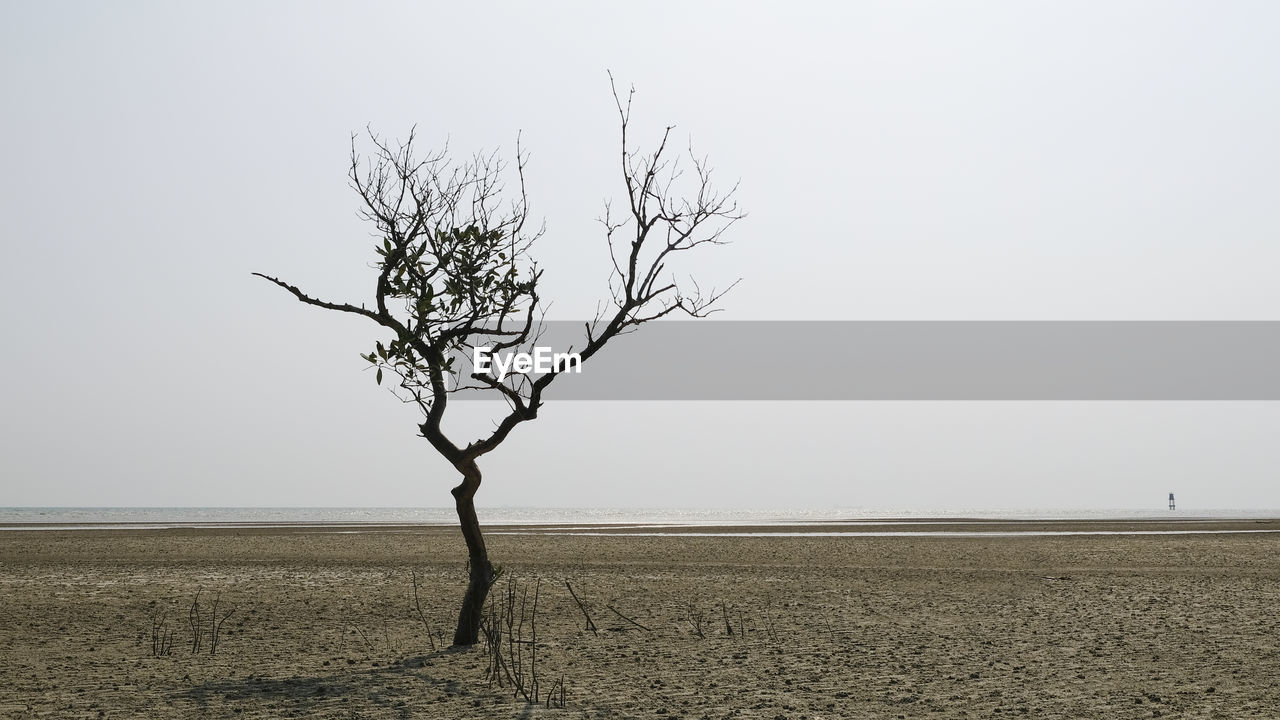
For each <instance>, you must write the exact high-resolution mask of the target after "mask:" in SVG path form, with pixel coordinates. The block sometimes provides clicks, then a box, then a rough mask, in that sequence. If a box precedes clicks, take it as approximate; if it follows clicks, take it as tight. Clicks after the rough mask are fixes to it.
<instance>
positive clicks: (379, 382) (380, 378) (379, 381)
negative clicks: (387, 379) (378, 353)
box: [378, 368, 382, 385]
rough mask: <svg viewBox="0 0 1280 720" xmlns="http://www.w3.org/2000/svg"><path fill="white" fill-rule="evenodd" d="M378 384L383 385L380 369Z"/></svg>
mask: <svg viewBox="0 0 1280 720" xmlns="http://www.w3.org/2000/svg"><path fill="white" fill-rule="evenodd" d="M378 384H379V385H381V384H382V368H378Z"/></svg>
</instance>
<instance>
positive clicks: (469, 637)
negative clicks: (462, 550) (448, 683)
mask: <svg viewBox="0 0 1280 720" xmlns="http://www.w3.org/2000/svg"><path fill="white" fill-rule="evenodd" d="M458 469H459V470H461V471H462V477H463V480H462V484H460V485H458V486H457V487H455V488H454V489H453V490H452V492H453V499H454V503H455V505H456V506H457V508H458V523H459V524H460V525H461V526H462V537H463V538H465V539H466V541H467V557H468V559H469V560H470V566H471V577H470V579H469V580H468V581H467V593H466V594H465V595H463V596H462V609H461V610H459V611H458V627H457V629H456V630H454V631H453V644H454V645H455V646H466V645H475V644H476V643H477V642H479V640H480V618H481V617H482V616H483V615H484V600H485V597H487V596H488V595H489V587H490V586H491V585H493V580H494V577H493V565H491V564H490V563H489V553H488V552H487V551H486V550H485V547H484V536H483V535H481V534H480V520H479V519H477V518H476V505H475V502H474V499H475V496H476V490H478V489H479V488H480V468H478V467H476V464H475V461H469V462H467V463H466V464H465V465H463V466H461V467H459V468H458Z"/></svg>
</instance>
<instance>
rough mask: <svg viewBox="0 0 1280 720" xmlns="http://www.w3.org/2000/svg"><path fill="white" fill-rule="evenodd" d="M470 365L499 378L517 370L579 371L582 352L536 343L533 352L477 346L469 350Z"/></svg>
mask: <svg viewBox="0 0 1280 720" xmlns="http://www.w3.org/2000/svg"><path fill="white" fill-rule="evenodd" d="M471 366H472V367H473V368H474V370H475V372H476V373H480V374H483V375H490V374H493V375H496V377H497V378H498V382H502V381H503V379H504V378H506V377H507V375H510V374H511V373H517V374H520V375H528V374H529V373H536V374H538V375H545V374H547V373H550V372H558V373H569V372H572V373H581V372H582V355H580V354H578V353H576V352H567V353H558V352H552V351H551V348H549V347H541V346H535V347H534V348H533V352H531V353H530V352H508V353H505V354H504V353H495V352H494V351H493V349H492V348H486V347H478V348H474V349H472V351H471Z"/></svg>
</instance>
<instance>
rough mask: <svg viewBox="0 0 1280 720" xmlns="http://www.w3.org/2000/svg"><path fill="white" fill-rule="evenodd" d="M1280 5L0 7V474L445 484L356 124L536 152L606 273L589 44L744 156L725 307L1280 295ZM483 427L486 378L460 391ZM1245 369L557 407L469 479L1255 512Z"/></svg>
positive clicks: (606, 166)
mask: <svg viewBox="0 0 1280 720" xmlns="http://www.w3.org/2000/svg"><path fill="white" fill-rule="evenodd" d="M1278 36H1280V5H1278V4H1276V3H1274V2H1252V3H1246V2H1213V3H1210V2H1195V3H1190V2H1168V1H1167V0H1160V1H1158V2H1157V1H1153V2H1107V3H1101V2H1097V3H1085V2H1059V3H1050V2H1026V1H1025V0H1019V1H1018V2H1007V3H998V2H989V1H984V2H981V3H956V2H936V3H919V2H897V1H894V2H877V3H868V2H859V3H830V4H808V5H800V6H796V5H795V4H785V5H784V4H781V3H773V4H760V5H755V4H750V3H742V2H733V3H727V2H726V3H696V4H695V3H669V4H658V3H650V4H645V5H641V6H637V5H635V4H629V5H622V4H608V5H605V4H596V3H591V4H588V3H581V4H575V5H569V4H555V3H510V4H485V5H484V6H483V7H480V6H479V4H471V3H435V4H433V3H412V4H408V3H406V4H391V3H358V4H357V3H348V4H333V3H319V2H306V3H302V2H299V3H247V2H245V3H205V4H203V5H196V4H193V3H167V2H155V3H126V2H115V3H70V2H58V3H54V2H7V3H4V4H2V5H0V54H2V56H3V63H2V64H0V73H2V77H3V80H2V82H3V88H2V89H3V98H4V100H3V104H2V105H0V131H2V132H0V144H3V147H2V152H3V155H2V157H3V168H4V170H3V172H2V173H0V183H2V186H0V209H2V210H3V212H2V213H0V223H2V225H0V236H2V237H3V243H4V244H3V251H4V252H3V261H2V262H0V300H2V302H0V313H2V314H3V315H2V316H3V334H2V335H0V337H3V342H4V350H5V352H4V353H3V372H2V373H0V405H2V406H3V411H2V412H0V419H2V422H3V426H2V428H0V430H2V432H0V478H2V479H3V484H2V486H0V505H372V506H382V505H412V506H421V505H447V504H448V503H449V502H450V500H451V498H450V497H449V495H448V488H449V487H450V486H452V485H453V484H454V482H455V475H454V472H453V470H452V469H451V468H449V467H448V466H447V465H446V464H445V463H444V462H443V461H442V460H440V459H439V458H438V457H437V456H435V455H434V452H433V451H432V450H431V448H430V447H429V446H428V444H427V443H426V442H425V441H424V440H422V439H421V438H417V437H415V432H416V428H415V425H416V415H415V413H414V412H413V411H412V410H411V409H409V408H407V407H403V406H400V405H398V404H397V403H396V402H395V401H394V399H393V398H391V397H390V396H389V395H388V394H387V393H386V392H385V391H384V390H380V389H378V388H377V387H376V386H375V385H374V383H373V381H372V378H371V377H370V376H369V375H368V374H367V373H364V372H362V370H363V369H364V367H365V365H366V363H364V361H362V360H361V359H360V358H359V356H358V354H359V353H360V352H365V351H367V349H368V347H369V346H370V345H371V344H372V340H373V339H374V338H375V337H376V333H374V331H373V328H372V327H371V326H370V327H366V326H365V324H363V323H362V322H360V320H359V319H358V318H352V317H343V316H338V315H334V314H332V313H326V312H323V311H320V310H317V309H314V308H308V307H305V306H303V305H301V304H299V303H297V302H296V301H294V300H292V299H291V298H289V297H288V296H287V295H285V294H284V293H282V292H281V291H279V290H278V289H276V288H273V287H271V286H269V285H267V284H266V283H264V282H263V281H261V280H258V279H256V278H252V277H250V275H249V273H250V272H251V271H263V272H268V273H271V274H277V275H280V276H282V277H284V278H287V279H289V280H291V281H293V282H296V283H299V284H301V285H302V286H303V287H304V288H306V289H307V290H309V291H311V292H312V293H314V294H317V295H321V296H324V297H327V298H332V299H336V300H349V301H354V302H360V301H362V300H366V299H368V298H369V297H370V296H371V292H372V279H373V275H372V273H371V271H370V270H369V267H368V265H369V263H370V262H371V260H372V255H371V254H370V252H369V249H370V242H369V233H370V228H368V227H365V226H363V225H362V224H361V223H360V221H359V220H358V219H357V218H356V216H355V213H354V210H355V207H356V198H355V196H354V194H353V192H352V191H351V190H350V189H349V188H348V187H347V180H346V175H345V172H346V163H347V152H348V138H349V135H350V133H351V132H352V131H354V130H359V129H362V128H364V127H365V126H366V125H371V126H372V127H373V128H375V129H377V130H378V131H380V132H382V133H385V134H387V135H392V136H396V135H403V134H404V133H406V132H407V130H408V129H409V128H410V127H411V126H413V125H414V124H416V125H417V128H418V136H419V138H420V139H421V141H422V142H424V143H427V144H442V143H443V142H444V141H445V140H446V139H447V140H448V141H449V143H450V146H451V147H452V148H454V149H455V150H457V151H459V152H470V151H472V150H477V149H481V148H487V149H493V148H497V149H499V150H505V151H510V150H511V149H512V147H513V144H514V139H515V136H516V133H517V132H522V133H523V142H524V144H525V146H526V148H528V149H529V150H530V151H531V152H532V162H531V163H530V166H529V169H528V181H529V186H530V193H531V199H532V202H533V207H534V212H535V214H536V215H537V216H539V217H545V219H546V222H547V226H548V229H549V232H548V234H547V236H546V237H545V238H544V239H543V241H542V242H541V247H540V248H539V250H538V252H537V253H536V254H537V257H538V258H539V260H540V263H541V265H542V266H543V267H545V268H546V271H547V272H546V276H545V277H544V282H545V289H544V291H543V295H544V297H547V298H550V299H553V300H554V303H555V304H554V306H553V309H552V315H553V317H556V318H559V319H577V318H585V317H587V316H588V315H589V314H590V313H591V311H592V310H593V309H594V308H595V304H596V301H597V300H598V299H600V298H603V297H606V296H607V292H608V290H607V285H606V279H607V275H608V270H607V269H608V259H607V255H606V254H605V245H604V243H603V238H602V236H601V233H600V232H599V228H598V226H597V225H596V224H595V222H594V219H595V218H596V217H597V216H598V215H599V213H600V210H601V208H602V205H603V202H604V200H606V199H607V198H609V197H619V195H620V192H621V186H620V184H619V182H618V170H617V167H616V161H617V130H618V127H617V118H616V115H615V113H614V108H613V106H612V100H611V98H610V96H609V85H608V78H607V76H606V70H612V71H613V73H614V75H615V77H617V78H618V79H619V81H620V82H622V83H623V84H624V85H629V84H634V85H635V87H636V88H637V91H638V92H637V96H636V101H635V102H636V106H635V115H634V122H635V126H634V128H635V129H634V132H635V133H636V135H635V137H636V138H637V143H639V144H647V143H648V142H652V141H653V140H654V139H656V138H657V136H658V134H659V133H660V131H661V128H662V127H663V126H664V125H666V124H676V125H677V130H676V137H677V138H678V139H679V141H680V143H681V144H684V143H686V142H688V141H690V140H692V142H693V144H694V146H695V147H696V149H697V150H698V152H699V153H705V154H707V155H709V156H710V158H711V159H712V162H713V164H714V165H715V167H716V168H717V172H718V173H719V176H720V177H722V178H723V179H725V180H726V181H731V180H734V179H738V178H740V179H741V181H742V185H741V193H740V198H741V202H742V204H743V206H744V207H745V208H746V209H747V210H748V211H749V213H750V216H749V218H748V219H747V220H746V221H744V222H743V223H742V224H740V225H739V226H737V227H736V228H735V230H734V232H733V234H732V239H733V240H734V241H735V244H734V245H732V246H730V247H727V248H721V249H717V250H715V251H714V252H711V253H707V254H704V255H701V256H690V257H688V258H687V260H688V265H687V266H686V268H685V269H686V270H687V271H688V272H690V273H694V274H696V275H697V276H698V277H699V278H700V279H704V280H705V281H706V282H710V283H722V282H725V281H728V280H732V279H733V278H736V277H742V278H743V282H742V284H741V286H740V287H739V288H738V289H737V290H735V291H734V293H733V294H732V295H731V296H730V297H729V298H728V300H727V303H726V307H727V312H726V313H725V315H724V316H723V317H724V318H726V319H745V320H755V319H784V320H785V319H886V320H887V319H934V320H939V319H940V320H952V319H957V320H958V319H1044V320H1062V319H1087V320H1095V319H1097V320H1103V319H1151V320H1175V319H1209V320H1213V319H1266V320H1280V283H1277V282H1276V273H1277V269H1280V213H1277V197H1280V134H1277V132H1276V130H1275V129H1276V128H1277V127H1280V50H1277V45H1276V42H1275V39H1276V37H1278ZM454 409H455V410H456V411H458V413H459V415H460V416H461V418H460V419H462V420H464V421H467V422H473V423H475V422H480V421H481V418H480V416H479V415H478V413H479V412H480V411H483V410H484V409H485V408H484V406H482V405H471V406H468V407H465V408H462V407H457V406H455V408H454ZM1278 434H1280V407H1277V405H1276V404H1275V403H1145V404H1144V403H826V404H824V403H736V404H734V403H729V404H699V403H563V404H559V405H549V406H547V407H546V408H545V409H544V411H543V413H542V417H541V418H540V419H539V420H538V421H536V422H535V423H532V424H526V425H524V426H522V427H520V428H519V430H518V431H517V432H516V433H514V434H513V436H512V438H511V440H510V441H509V442H508V443H507V444H505V445H504V446H503V447H501V448H500V449H499V450H498V451H496V452H495V453H493V454H491V455H489V456H487V457H486V458H485V459H484V463H483V467H484V468H485V470H486V480H485V486H484V488H482V489H481V491H480V494H479V495H478V496H477V501H478V503H479V504H481V505H488V506H494V505H551V506H564V505H572V506H610V505H624V506H645V507H673V506H674V507H680V506H729V507H766V508H767V507H816V508H823V507H831V506H842V507H850V506H854V507H867V508H877V509H891V508H915V509H930V508H947V509H959V508H966V507H983V508H1144V507H1160V506H1161V505H1162V503H1163V501H1164V494H1165V493H1167V492H1168V491H1170V490H1174V491H1177V492H1178V493H1179V499H1180V505H1181V506H1183V507H1187V508H1277V507H1280V482H1277V475H1278V474H1280V472H1278V471H1280V443H1277V442H1275V438H1276V437H1277V436H1278Z"/></svg>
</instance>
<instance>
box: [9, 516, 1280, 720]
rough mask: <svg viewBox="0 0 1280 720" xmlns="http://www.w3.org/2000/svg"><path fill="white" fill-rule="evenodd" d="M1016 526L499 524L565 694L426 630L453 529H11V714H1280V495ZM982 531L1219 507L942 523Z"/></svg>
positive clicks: (435, 610) (448, 626) (452, 562)
mask: <svg viewBox="0 0 1280 720" xmlns="http://www.w3.org/2000/svg"><path fill="white" fill-rule="evenodd" d="M1005 525H1009V526H1010V527H1005V526H1004V525H1002V526H1000V527H992V526H991V525H990V524H983V523H964V522H958V523H955V524H946V525H942V524H936V523H934V524H929V523H919V522H909V523H908V522H904V523H900V524H892V523H890V524H880V525H876V526H874V527H867V528H859V527H852V526H849V525H847V524H841V525H832V526H822V527H814V526H805V527H802V528H785V527H776V526H774V527H768V528H755V529H754V530H757V531H763V532H774V533H780V532H787V531H788V530H795V531H798V532H806V533H808V532H814V531H815V530H817V531H824V532H847V531H853V530H859V529H874V530H877V531H885V530H895V529H904V531H908V532H913V533H914V532H918V533H921V534H920V535H907V536H891V537H886V536H832V535H818V536H814V535H810V536H804V535H801V536H781V535H773V536H768V535H767V536H723V535H722V534H717V533H722V532H726V531H727V532H734V533H741V532H751V531H752V529H744V528H741V527H733V528H706V527H700V528H697V529H696V530H697V533H695V534H694V535H691V536H690V535H676V536H672V535H666V536H664V535H660V534H658V535H655V534H652V533H653V531H652V529H648V530H646V529H645V528H629V529H626V528H624V529H617V530H613V529H608V528H589V527H588V528H582V527H575V528H574V529H573V530H569V529H566V528H531V527H508V528H501V527H491V528H488V531H489V533H490V534H489V538H488V541H489V546H490V553H491V555H492V557H493V560H494V562H495V563H497V564H499V565H501V566H502V567H503V569H504V576H503V578H502V579H500V581H499V583H498V585H497V586H496V588H495V590H496V592H495V593H494V595H499V594H501V595H505V592H506V589H507V588H508V583H509V582H515V583H517V585H516V588H517V590H518V591H519V592H520V593H523V591H524V589H525V588H528V589H529V597H530V599H531V598H532V596H533V593H534V589H535V588H537V594H538V607H537V615H536V632H537V640H536V645H534V646H536V650H537V661H536V662H537V673H538V676H539V678H540V695H541V696H545V695H546V693H547V692H551V691H552V690H553V689H555V692H556V694H557V698H558V693H559V690H558V687H557V685H556V683H557V682H558V681H561V680H562V681H563V688H564V701H565V707H564V708H563V709H560V708H553V709H547V708H546V707H545V706H544V705H539V706H536V707H535V706H531V705H529V704H527V703H526V702H525V701H524V700H523V699H520V700H516V699H513V697H512V690H511V688H510V687H509V686H506V685H503V686H499V685H498V684H496V683H491V682H490V681H489V680H488V679H486V676H485V670H486V667H487V658H486V654H485V652H484V651H483V650H482V649H481V648H473V649H468V650H463V651H447V650H443V649H436V650H432V647H431V642H432V640H431V639H430V638H429V632H431V633H435V634H438V635H441V636H442V639H443V640H444V641H445V642H447V641H448V639H449V637H450V635H451V631H452V625H453V621H454V619H455V617H456V610H457V603H458V601H459V598H460V596H461V593H462V590H463V586H464V583H465V576H464V564H465V555H464V552H463V545H462V541H461V537H460V535H459V533H458V531H457V530H456V529H453V528H435V527H426V528H424V527H403V526H401V527H384V528H356V527H317V526H291V527H235V528H204V527H195V528H185V529H164V530H93V531H87V530H43V531H27V530H4V531H2V532H0V607H3V613H2V614H0V688H3V690H0V717H6V718H8V717H13V718H26V717H32V718H46V717H47V718H95V717H108V718H109V717H118V718H123V717H144V716H145V717H157V718H191V717H210V718H224V717H225V718H268V717H314V718H344V719H345V718H490V717H494V718H508V717H509V718H517V717H532V716H541V715H547V716H555V717H565V718H617V717H623V718H641V717H643V718H664V719H673V718H688V719H694V718H697V719H701V718H770V719H773V718H794V719H797V720H798V719H800V718H810V719H816V718H961V717H968V718H990V717H1006V716H1010V715H1012V716H1014V717H1032V718H1148V717H1187V718H1240V717H1277V716H1280V614H1277V611H1276V609H1277V608H1280V552H1278V551H1280V535H1278V534H1273V533H1271V532H1256V531H1264V530H1265V531H1275V530H1280V521H1272V520H1248V521H1222V520H1219V521H1213V522H1208V523H1180V522H1161V523H1138V524H1135V523H1120V522H1062V521H1057V522H1041V523H1017V524H1005ZM992 530H1013V531H1017V532H1026V531H1035V530H1044V531H1053V532H1077V531H1088V532H1099V533H1103V532H1125V531H1131V530H1143V531H1149V532H1162V531H1166V530H1180V531H1185V530H1197V531H1215V532H1194V533H1189V534H1145V535H1115V534H1090V535H1040V536H990V537H984V536H969V535H964V536H956V535H953V534H945V533H944V534H938V533H939V532H940V531H951V532H987V531H992ZM1222 531H1227V532H1222ZM1236 531H1253V532H1236ZM583 532H591V533H599V534H577V533H583ZM415 576H416V578H417V582H418V590H419V606H420V607H421V610H422V615H421V616H420V615H419V613H418V610H417V609H416V608H415V603H414V584H413V578H414V577H415ZM539 580H540V585H538V581H539ZM566 581H567V582H568V583H570V584H571V585H572V587H573V589H574V591H575V592H576V593H577V594H578V595H579V597H580V598H581V599H582V600H583V601H584V602H585V605H586V607H587V611H588V614H589V615H590V617H591V619H592V620H593V622H594V624H595V626H596V629H597V632H595V633H593V632H591V631H588V630H586V629H585V626H586V620H585V618H584V615H583V613H582V611H581V610H580V609H579V607H578V605H577V604H576V603H575V602H574V600H573V598H572V597H571V595H570V593H569V591H568V589H567V588H566ZM197 592H199V593H200V602H201V613H202V625H201V628H202V630H201V632H202V633H203V637H202V641H201V647H200V648H199V650H198V652H195V653H193V652H192V631H191V628H190V620H189V614H190V610H191V607H192V604H193V599H194V598H195V596H196V593H197ZM215 599H216V600H217V602H218V607H217V610H216V612H215V611H214V610H213V603H214V601H215ZM232 608H234V612H232V613H231V614H230V615H229V616H227V617H226V619H225V621H223V625H222V628H221V631H220V633H219V634H218V644H217V648H216V653H215V654H210V652H209V649H210V644H211V642H210V637H208V635H209V627H208V626H207V625H208V623H209V622H210V618H215V620H213V621H214V622H216V619H217V618H221V617H222V616H224V615H225V614H226V612H227V611H228V610H230V609H232ZM726 621H727V622H726ZM153 627H155V628H157V629H158V633H157V634H158V635H159V637H160V638H161V639H163V638H164V636H165V633H166V632H167V633H170V635H169V637H170V638H171V641H172V646H171V649H170V651H169V652H168V653H167V654H161V655H160V656H159V657H157V656H155V653H154V652H153V645H154V643H153V637H152V635H153V632H152V630H153ZM428 627H429V628H430V631H429V630H428ZM730 629H731V630H732V634H730ZM531 630H532V628H531V627H530V626H529V625H526V626H525V632H526V634H525V636H524V637H526V638H527V637H528V633H529V631H531ZM440 640H441V638H440V637H437V638H436V639H435V642H436V643H437V645H439V644H440ZM162 644H163V643H162ZM161 650H163V648H161ZM544 699H545V698H544Z"/></svg>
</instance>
